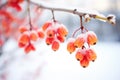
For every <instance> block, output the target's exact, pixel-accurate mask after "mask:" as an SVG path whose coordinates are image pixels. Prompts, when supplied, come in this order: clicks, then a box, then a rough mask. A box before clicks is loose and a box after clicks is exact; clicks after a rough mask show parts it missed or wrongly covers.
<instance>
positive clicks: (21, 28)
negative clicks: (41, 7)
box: [19, 27, 28, 33]
mask: <svg viewBox="0 0 120 80" xmlns="http://www.w3.org/2000/svg"><path fill="white" fill-rule="evenodd" d="M19 31H20V33H23V32H25V31H28V29H27V27H20V28H19Z"/></svg>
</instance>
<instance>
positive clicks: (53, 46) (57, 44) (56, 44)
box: [52, 40, 60, 51]
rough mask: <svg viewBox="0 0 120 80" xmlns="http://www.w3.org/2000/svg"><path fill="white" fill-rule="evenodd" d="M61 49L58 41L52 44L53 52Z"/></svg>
mask: <svg viewBox="0 0 120 80" xmlns="http://www.w3.org/2000/svg"><path fill="white" fill-rule="evenodd" d="M59 47H60V43H59V41H58V40H54V41H53V43H52V50H53V51H57V50H58V49H59Z"/></svg>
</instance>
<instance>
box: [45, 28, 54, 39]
mask: <svg viewBox="0 0 120 80" xmlns="http://www.w3.org/2000/svg"><path fill="white" fill-rule="evenodd" d="M47 37H51V38H52V37H55V30H54V29H53V28H49V29H47Z"/></svg>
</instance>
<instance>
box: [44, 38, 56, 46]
mask: <svg viewBox="0 0 120 80" xmlns="http://www.w3.org/2000/svg"><path fill="white" fill-rule="evenodd" d="M53 41H54V38H49V37H47V38H46V39H45V42H46V44H47V45H50V44H52V42H53Z"/></svg>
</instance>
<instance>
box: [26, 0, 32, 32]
mask: <svg viewBox="0 0 120 80" xmlns="http://www.w3.org/2000/svg"><path fill="white" fill-rule="evenodd" d="M27 2H28V17H29V25H30V30H32V22H31V15H30V0H27Z"/></svg>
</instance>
